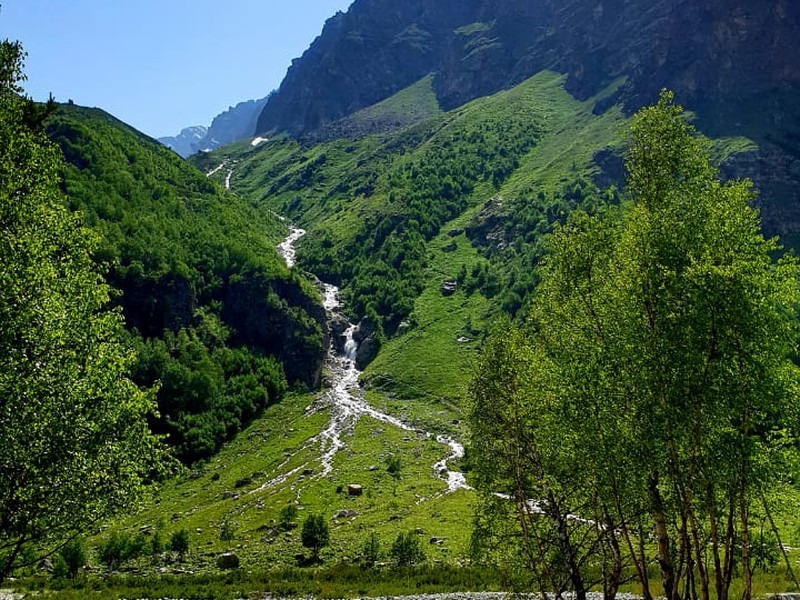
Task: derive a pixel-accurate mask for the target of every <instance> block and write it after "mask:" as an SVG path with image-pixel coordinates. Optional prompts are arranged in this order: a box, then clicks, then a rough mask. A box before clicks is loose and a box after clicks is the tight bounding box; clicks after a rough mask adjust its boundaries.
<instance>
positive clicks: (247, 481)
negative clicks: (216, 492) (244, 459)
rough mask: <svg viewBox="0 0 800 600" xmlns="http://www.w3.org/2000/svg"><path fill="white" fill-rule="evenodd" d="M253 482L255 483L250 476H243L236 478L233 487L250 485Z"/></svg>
mask: <svg viewBox="0 0 800 600" xmlns="http://www.w3.org/2000/svg"><path fill="white" fill-rule="evenodd" d="M251 483H253V480H252V479H250V478H249V477H242V478H241V479H237V480H236V483H234V484H233V487H235V488H241V487H244V486H246V485H250V484H251Z"/></svg>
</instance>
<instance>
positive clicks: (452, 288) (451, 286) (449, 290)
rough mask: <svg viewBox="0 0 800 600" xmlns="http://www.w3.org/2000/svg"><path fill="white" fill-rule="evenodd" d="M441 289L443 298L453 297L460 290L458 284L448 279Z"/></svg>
mask: <svg viewBox="0 0 800 600" xmlns="http://www.w3.org/2000/svg"><path fill="white" fill-rule="evenodd" d="M439 289H440V290H441V292H442V296H452V295H453V294H455V293H456V290H457V289H458V282H457V281H453V280H452V279H446V280H444V281H443V282H442V285H441V287H440V288H439Z"/></svg>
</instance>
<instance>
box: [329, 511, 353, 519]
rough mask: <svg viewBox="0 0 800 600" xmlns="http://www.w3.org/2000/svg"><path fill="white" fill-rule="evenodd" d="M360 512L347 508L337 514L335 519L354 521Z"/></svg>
mask: <svg viewBox="0 0 800 600" xmlns="http://www.w3.org/2000/svg"><path fill="white" fill-rule="evenodd" d="M357 516H358V512H357V511H355V510H353V509H352V508H345V509H342V510H340V511H339V512H337V513H336V514H335V515H334V516H333V518H334V519H352V518H353V517H357Z"/></svg>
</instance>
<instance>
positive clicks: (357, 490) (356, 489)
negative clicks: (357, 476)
mask: <svg viewBox="0 0 800 600" xmlns="http://www.w3.org/2000/svg"><path fill="white" fill-rule="evenodd" d="M363 493H364V487H363V486H361V485H358V484H357V483H351V484H350V485H348V486H347V495H348V496H360V495H361V494H363Z"/></svg>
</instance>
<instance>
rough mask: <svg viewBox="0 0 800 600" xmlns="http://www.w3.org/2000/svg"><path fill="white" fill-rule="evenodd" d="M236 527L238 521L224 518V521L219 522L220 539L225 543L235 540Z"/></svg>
mask: <svg viewBox="0 0 800 600" xmlns="http://www.w3.org/2000/svg"><path fill="white" fill-rule="evenodd" d="M236 525H237V523H236V521H234V520H233V519H231V518H230V517H228V516H227V515H226V516H224V517H222V520H221V521H220V522H219V539H221V540H222V541H223V542H230V541H231V540H232V539H233V538H235V537H236Z"/></svg>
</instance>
